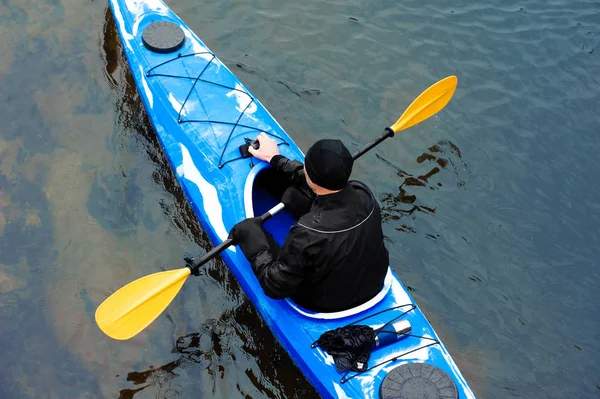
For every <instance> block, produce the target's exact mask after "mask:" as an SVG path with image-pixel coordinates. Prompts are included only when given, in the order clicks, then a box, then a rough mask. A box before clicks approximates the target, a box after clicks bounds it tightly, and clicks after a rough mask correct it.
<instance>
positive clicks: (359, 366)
mask: <svg viewBox="0 0 600 399" xmlns="http://www.w3.org/2000/svg"><path fill="white" fill-rule="evenodd" d="M375 335H376V334H375V331H373V329H372V328H371V327H369V326H360V325H349V326H345V327H340V328H336V329H335V330H330V331H327V332H325V333H323V335H321V336H320V337H319V339H318V340H317V344H318V345H319V346H320V347H321V349H323V350H324V351H325V352H327V353H328V354H330V355H331V356H333V360H334V361H335V367H336V369H337V371H338V372H339V373H342V372H345V371H348V370H352V371H357V372H361V371H365V370H367V369H368V366H367V362H368V360H369V358H370V357H371V349H372V348H373V342H374V340H375Z"/></svg>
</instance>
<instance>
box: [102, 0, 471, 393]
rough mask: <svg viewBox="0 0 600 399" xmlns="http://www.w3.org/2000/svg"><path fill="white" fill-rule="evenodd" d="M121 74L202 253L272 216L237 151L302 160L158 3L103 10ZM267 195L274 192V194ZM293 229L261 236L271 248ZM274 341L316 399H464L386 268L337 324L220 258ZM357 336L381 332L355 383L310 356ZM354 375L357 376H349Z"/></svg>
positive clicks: (235, 260)
mask: <svg viewBox="0 0 600 399" xmlns="http://www.w3.org/2000/svg"><path fill="white" fill-rule="evenodd" d="M109 3H110V7H111V10H112V13H113V16H114V19H115V23H116V25H117V29H118V32H119V35H120V38H121V41H122V43H123V49H124V51H125V54H126V56H127V60H128V62H129V66H130V70H131V74H132V75H133V77H134V79H135V83H136V85H137V89H138V92H139V94H140V97H141V99H142V101H143V103H144V106H145V108H146V111H147V113H148V116H149V118H150V120H151V122H152V124H153V126H154V129H155V131H156V134H157V136H158V138H159V141H160V144H161V146H162V148H163V150H164V153H165V155H166V157H167V159H168V160H169V163H170V165H171V167H172V168H173V170H174V171H175V175H176V177H177V180H178V182H179V184H180V185H181V187H182V188H183V190H184V192H185V194H186V196H187V199H188V200H189V201H190V203H191V206H192V208H193V210H194V212H195V214H196V216H197V217H198V220H199V221H200V223H201V224H202V226H203V228H204V229H205V231H206V233H207V234H208V237H209V238H210V240H211V241H212V243H213V244H215V245H218V244H220V243H221V242H223V241H224V240H226V239H227V237H228V232H229V230H230V229H231V228H232V227H233V226H234V225H235V224H236V223H237V222H239V221H241V220H243V219H245V218H248V217H252V216H255V215H261V214H263V213H265V212H266V211H267V210H269V209H271V208H272V207H273V206H275V205H276V204H278V202H279V198H278V195H277V193H276V192H275V191H277V190H273V186H274V184H273V182H274V181H275V180H276V179H277V176H275V174H274V173H273V170H272V169H271V168H270V165H268V164H267V163H265V162H262V161H259V160H257V159H255V158H252V157H248V158H244V157H243V156H242V152H241V151H240V147H241V146H244V145H247V144H248V143H249V140H251V139H253V138H254V137H255V136H257V135H258V134H259V133H260V132H265V133H267V134H268V135H269V136H271V137H272V138H274V139H275V140H276V141H277V143H278V144H279V150H280V152H281V154H282V155H284V156H286V157H288V158H291V159H298V160H303V159H304V155H303V153H302V152H301V151H300V149H299V148H298V147H297V146H296V144H295V143H294V141H293V140H292V139H291V138H290V137H289V136H288V135H287V134H286V132H285V131H284V130H283V129H282V128H281V126H279V124H278V123H277V122H276V121H275V119H274V118H273V117H272V116H271V115H270V114H269V112H268V111H267V110H266V109H265V108H264V107H263V106H262V104H261V103H260V102H259V101H258V100H257V99H256V98H255V97H254V96H253V95H252V93H251V92H250V91H249V90H248V89H247V88H246V87H245V86H244V85H243V84H242V83H241V82H240V81H239V80H238V79H237V78H236V77H235V76H234V74H233V73H232V72H231V71H230V70H229V69H228V68H227V67H226V66H225V65H224V64H223V63H221V61H220V60H219V59H218V58H217V57H216V56H215V55H214V54H213V53H212V52H211V51H210V49H209V48H208V47H206V46H205V45H204V43H202V41H200V39H198V37H197V36H196V35H195V34H194V32H192V31H191V30H190V29H189V28H188V27H187V25H186V24H185V23H184V22H183V21H182V20H181V19H180V18H179V17H178V16H177V15H176V14H175V13H174V12H173V11H171V10H170V9H169V8H168V7H167V6H166V5H165V4H164V3H163V2H162V1H160V0H146V1H141V0H136V1H134V0H129V1H126V0H110V1H109ZM275 186H276V184H275ZM294 223H295V219H294V218H293V217H292V216H291V214H289V213H288V212H286V211H285V210H283V211H281V212H279V213H277V214H276V215H275V216H274V217H272V218H271V219H269V220H268V221H267V222H265V224H264V228H265V229H266V230H268V231H269V232H270V233H271V235H272V236H273V237H274V238H275V240H276V241H277V242H278V243H279V244H282V243H283V242H284V240H285V237H286V234H287V232H288V231H289V228H290V226H292V225H293V224H294ZM221 256H222V258H223V260H224V262H225V263H226V264H227V266H228V267H229V269H230V270H231V272H232V273H233V275H234V276H235V278H236V279H237V281H238V282H239V284H240V285H241V287H242V289H243V290H244V291H245V293H246V294H247V295H248V297H249V298H250V300H251V301H252V303H253V304H254V306H255V307H256V309H257V310H258V312H259V314H260V315H261V317H262V318H263V319H264V321H265V322H266V324H267V325H268V326H269V328H270V329H271V331H272V332H273V334H274V335H275V337H276V338H277V340H278V341H279V342H280V343H281V345H282V346H283V347H284V348H285V350H286V351H287V352H288V353H289V355H290V356H291V358H292V360H293V361H294V362H295V364H296V365H297V366H298V368H299V369H300V370H301V371H302V373H304V375H305V376H306V377H307V379H308V380H309V381H310V382H311V383H312V384H313V386H314V387H315V388H316V390H317V391H318V392H319V394H320V395H321V396H322V397H323V398H373V399H375V398H384V399H394V398H445V399H452V398H461V399H463V398H465V399H466V398H474V397H475V396H474V395H473V392H472V391H471V389H470V388H469V386H468V384H467V382H466V381H465V379H464V378H463V376H462V375H461V373H460V371H459V369H458V367H457V366H456V364H455V363H454V361H453V359H452V357H451V356H450V354H449V353H448V351H447V350H446V348H445V347H444V345H443V344H442V342H441V341H440V339H439V337H438V336H437V334H436V333H435V331H434V330H433V328H432V326H431V324H430V323H429V322H428V321H427V319H426V318H425V316H424V315H423V313H422V312H421V311H420V309H419V308H418V307H417V305H416V304H415V302H414V301H413V299H412V298H411V296H410V295H409V293H408V292H407V290H406V289H405V287H404V286H403V285H402V283H401V282H400V280H399V279H398V277H397V276H396V275H395V274H394V272H393V271H392V270H391V268H390V269H389V271H388V274H387V277H386V280H385V285H384V288H383V289H382V291H381V292H380V293H379V294H378V295H377V296H376V297H374V298H373V299H371V300H370V301H369V302H367V303H365V304H363V305H361V306H359V307H357V308H354V309H350V310H347V311H344V312H337V313H315V312H311V311H309V310H307V309H303V308H301V307H300V306H298V305H296V304H295V303H294V302H293V301H291V300H290V299H285V300H273V299H270V298H268V297H266V296H265V294H264V293H263V290H262V289H261V287H260V285H259V283H258V281H257V279H256V277H255V276H254V274H253V272H252V269H251V268H250V265H249V263H248V261H247V260H246V259H245V257H244V255H243V254H242V252H241V251H240V249H239V248H237V247H235V246H231V247H229V248H228V249H227V250H225V251H224V252H223V253H222V254H221ZM351 324H357V325H368V326H371V327H373V328H374V329H380V328H383V330H382V331H381V332H380V334H379V335H378V338H377V343H376V345H374V346H373V347H372V349H371V353H370V358H369V359H368V362H367V363H366V365H364V364H363V365H359V366H363V368H362V371H342V372H338V370H337V369H336V365H335V362H334V358H333V357H332V356H331V355H330V354H328V353H327V352H325V351H324V350H323V349H322V348H321V347H320V346H319V345H317V344H315V343H316V341H317V340H318V339H319V337H321V335H322V334H323V333H325V332H327V331H332V330H334V329H336V328H339V327H343V326H347V325H351ZM359 368H360V367H359Z"/></svg>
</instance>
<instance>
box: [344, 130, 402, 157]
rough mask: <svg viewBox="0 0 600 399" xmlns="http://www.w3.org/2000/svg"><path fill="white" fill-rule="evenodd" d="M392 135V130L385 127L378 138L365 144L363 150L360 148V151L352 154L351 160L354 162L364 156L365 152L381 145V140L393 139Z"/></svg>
mask: <svg viewBox="0 0 600 399" xmlns="http://www.w3.org/2000/svg"><path fill="white" fill-rule="evenodd" d="M394 134H395V133H394V131H393V130H392V129H390V128H389V127H386V128H385V130H384V131H383V133H381V134H380V135H379V137H376V138H375V139H373V140H372V141H370V142H368V143H367V144H365V145H364V146H363V148H361V149H360V150H358V151H356V152H355V153H354V154H352V158H354V160H355V161H356V160H357V159H358V158H360V157H361V156H363V155H364V154H365V152H367V151H369V150H370V149H371V148H373V147H375V146H376V145H377V144H379V143H381V142H382V141H383V140H385V139H387V138H388V137H394Z"/></svg>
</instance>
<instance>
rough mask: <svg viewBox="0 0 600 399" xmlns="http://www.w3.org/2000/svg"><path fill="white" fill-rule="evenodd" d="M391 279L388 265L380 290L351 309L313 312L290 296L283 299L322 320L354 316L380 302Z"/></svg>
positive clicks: (388, 287)
mask: <svg viewBox="0 0 600 399" xmlns="http://www.w3.org/2000/svg"><path fill="white" fill-rule="evenodd" d="M393 279H394V278H393V276H392V269H391V268H389V267H388V271H387V274H386V275H385V280H384V281H383V288H382V289H381V291H379V293H378V294H377V295H375V296H374V297H373V298H371V299H369V300H368V301H367V302H365V303H363V304H361V305H358V306H355V307H353V308H351V309H347V310H341V311H339V312H327V313H324V312H313V311H312V310H308V309H305V308H303V307H302V306H300V305H298V304H297V303H296V302H294V301H293V300H292V299H290V298H286V299H285V301H286V302H287V303H288V304H289V305H290V307H292V308H293V309H294V310H296V311H297V312H298V313H300V314H302V315H303V316H306V317H310V318H312V319H322V320H334V319H342V318H344V317H349V316H354V315H356V314H359V313H361V312H364V311H365V310H369V309H371V308H372V307H373V306H375V305H377V304H378V303H379V302H381V300H382V299H383V298H385V296H386V295H387V293H388V292H389V290H390V288H391V287H392V281H393Z"/></svg>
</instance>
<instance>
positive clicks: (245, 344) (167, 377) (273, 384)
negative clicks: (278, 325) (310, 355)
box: [119, 300, 319, 399]
mask: <svg viewBox="0 0 600 399" xmlns="http://www.w3.org/2000/svg"><path fill="white" fill-rule="evenodd" d="M173 352H174V353H177V354H178V355H179V357H178V358H177V359H175V360H173V361H171V362H169V363H166V364H164V365H162V366H159V367H154V366H150V367H149V368H148V369H147V370H144V371H132V372H129V373H128V374H127V381H131V382H132V384H133V385H134V386H136V388H131V389H124V390H121V391H120V396H119V398H120V399H130V398H133V397H134V395H135V394H137V393H138V392H140V391H143V390H144V389H146V388H149V387H152V388H153V389H154V390H155V392H157V395H158V397H161V398H171V397H178V396H180V395H181V396H185V395H183V393H184V388H183V387H181V385H180V383H179V381H178V380H177V378H178V377H179V376H180V374H181V373H182V372H183V371H188V370H189V372H190V373H191V375H192V376H193V375H194V374H203V375H207V376H208V380H209V381H211V382H212V383H211V385H210V387H211V392H212V394H216V393H217V389H218V386H217V381H218V380H222V379H223V378H225V373H226V370H228V369H229V368H230V367H231V365H233V364H235V363H236V361H237V360H238V359H237V357H239V356H250V357H252V358H254V359H256V361H257V363H256V367H252V368H248V369H246V370H245V374H246V376H247V378H248V381H249V382H250V383H251V384H252V385H253V386H254V389H253V391H254V392H256V390H257V391H258V392H260V393H261V396H264V397H268V398H279V397H285V398H303V399H304V398H307V399H308V398H318V397H319V396H318V394H317V393H316V392H315V391H314V389H313V388H312V387H311V386H310V384H308V383H307V382H306V380H305V379H304V377H303V376H302V375H301V374H300V373H299V372H297V370H295V365H294V364H293V362H292V361H291V359H290V358H289V356H288V355H287V353H286V352H285V351H284V350H283V348H281V346H280V345H279V343H277V341H276V340H275V339H274V337H273V336H272V334H271V333H269V332H268V331H267V330H266V325H264V324H263V323H262V322H261V320H260V317H259V316H258V314H257V313H256V310H255V309H254V307H253V306H252V304H251V303H250V301H248V300H244V301H243V302H242V303H241V305H240V306H237V307H236V308H235V309H231V310H227V311H225V312H224V313H223V314H222V316H221V317H220V318H219V319H209V320H207V321H206V322H205V323H204V324H203V325H202V326H200V328H199V330H198V331H197V332H193V333H189V334H186V335H183V336H180V337H179V338H177V340H176V341H175V345H174V348H173ZM206 383H209V382H206ZM138 386H140V387H138ZM235 389H236V391H237V392H239V394H241V395H242V396H244V397H248V396H250V397H252V396H251V393H252V390H249V389H248V387H245V386H241V385H240V384H239V383H237V384H236V387H235Z"/></svg>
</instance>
